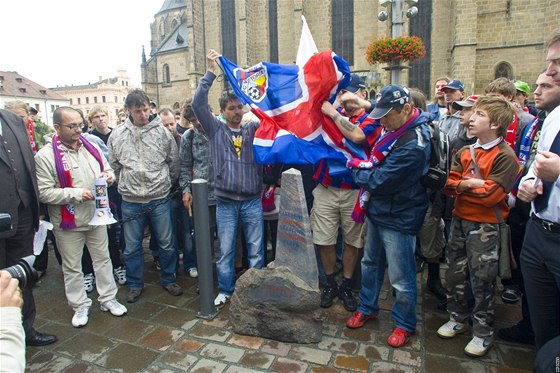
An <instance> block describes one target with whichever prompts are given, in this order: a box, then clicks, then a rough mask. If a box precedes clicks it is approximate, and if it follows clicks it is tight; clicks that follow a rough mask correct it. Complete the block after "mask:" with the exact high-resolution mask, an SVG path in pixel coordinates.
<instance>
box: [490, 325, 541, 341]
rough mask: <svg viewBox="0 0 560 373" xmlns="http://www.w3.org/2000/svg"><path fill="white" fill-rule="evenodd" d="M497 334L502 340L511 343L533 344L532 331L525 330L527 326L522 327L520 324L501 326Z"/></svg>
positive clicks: (533, 336)
mask: <svg viewBox="0 0 560 373" xmlns="http://www.w3.org/2000/svg"><path fill="white" fill-rule="evenodd" d="M498 335H499V336H500V338H502V339H503V340H504V341H508V342H513V343H522V344H527V345H534V344H535V334H533V332H532V331H529V330H527V327H523V326H521V325H520V324H517V325H514V326H511V327H509V328H503V329H500V330H498Z"/></svg>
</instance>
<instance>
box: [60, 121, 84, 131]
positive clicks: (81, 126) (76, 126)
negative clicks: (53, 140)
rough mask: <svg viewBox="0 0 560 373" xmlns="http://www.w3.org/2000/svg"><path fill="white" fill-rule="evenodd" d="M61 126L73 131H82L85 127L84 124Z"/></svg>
mask: <svg viewBox="0 0 560 373" xmlns="http://www.w3.org/2000/svg"><path fill="white" fill-rule="evenodd" d="M59 126H62V127H66V128H68V129H69V130H71V131H76V130H80V131H81V130H82V128H83V127H84V124H83V123H80V124H75V123H73V124H59Z"/></svg>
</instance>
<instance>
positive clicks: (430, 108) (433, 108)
mask: <svg viewBox="0 0 560 373" xmlns="http://www.w3.org/2000/svg"><path fill="white" fill-rule="evenodd" d="M426 110H427V112H428V113H432V114H433V116H434V122H438V121H439V120H440V115H439V105H438V103H437V102H436V103H433V102H432V103H429V104H428V105H426Z"/></svg>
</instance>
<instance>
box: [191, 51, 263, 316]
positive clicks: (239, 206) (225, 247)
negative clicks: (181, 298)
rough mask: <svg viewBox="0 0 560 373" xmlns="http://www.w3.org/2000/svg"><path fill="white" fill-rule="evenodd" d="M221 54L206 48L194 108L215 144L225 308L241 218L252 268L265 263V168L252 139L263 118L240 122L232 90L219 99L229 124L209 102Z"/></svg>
mask: <svg viewBox="0 0 560 373" xmlns="http://www.w3.org/2000/svg"><path fill="white" fill-rule="evenodd" d="M218 57H220V54H219V53H218V52H216V51H214V50H209V51H208V53H207V55H206V62H207V64H208V71H207V72H206V74H205V75H204V77H203V78H202V79H201V81H200V83H199V85H198V88H197V89H196V92H195V94H194V97H193V100H192V107H193V110H194V113H195V115H196V117H197V118H198V121H199V122H200V125H201V126H202V128H203V129H204V132H205V133H206V135H207V136H208V140H209V142H210V144H211V145H210V150H211V156H212V163H213V165H214V182H215V183H214V195H215V197H216V225H217V228H218V240H219V254H218V262H217V263H216V268H217V272H218V289H219V294H218V296H217V297H216V299H215V300H214V305H215V306H216V307H218V308H221V307H223V306H224V305H225V304H226V303H227V302H228V301H229V298H230V297H231V295H232V294H233V291H234V289H235V284H234V280H235V268H234V257H235V241H236V235H237V224H238V221H239V219H241V221H242V223H243V233H244V235H245V239H246V241H247V251H248V260H249V267H251V268H262V266H263V262H264V250H263V228H264V226H263V213H262V205H261V198H260V197H261V192H262V167H261V166H259V165H257V164H256V162H255V159H254V156H253V139H254V137H255V131H256V130H257V128H258V127H259V122H249V123H245V124H243V125H241V119H242V118H243V103H242V102H241V101H240V100H239V99H238V98H237V96H236V95H235V94H234V93H232V92H224V93H223V94H222V96H221V97H220V100H219V103H220V113H221V114H222V116H223V118H224V120H225V123H224V122H222V121H221V120H219V119H218V118H216V117H215V116H214V115H213V114H212V112H211V111H210V108H209V106H208V91H209V89H210V87H211V86H212V83H213V82H214V79H216V75H215V74H214V70H215V69H216V65H217V62H216V60H217V59H218Z"/></svg>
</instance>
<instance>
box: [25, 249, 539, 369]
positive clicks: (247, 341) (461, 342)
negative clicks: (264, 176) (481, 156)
mask: <svg viewBox="0 0 560 373" xmlns="http://www.w3.org/2000/svg"><path fill="white" fill-rule="evenodd" d="M50 259H51V260H50V263H49V268H48V271H47V275H46V276H45V277H43V278H42V279H41V280H40V282H39V283H38V286H37V288H36V289H35V291H34V293H35V299H36V303H37V320H36V323H35V326H36V328H37V329H38V330H39V331H41V332H47V333H53V334H56V335H57V336H58V339H59V341H58V342H57V343H55V344H52V345H49V346H45V347H40V348H35V347H29V348H27V371H28V372H53V373H54V372H56V373H59V372H68V373H70V372H73V373H77V372H88V373H89V372H185V371H188V372H212V373H213V372H226V373H235V372H263V371H265V372H282V373H288V372H292V373H299V372H314V373H327V372H476V373H481V372H487V373H491V372H492V373H499V372H528V371H531V370H532V367H533V360H534V357H535V352H534V349H533V348H532V347H530V346H525V345H516V344H511V343H507V342H504V341H501V340H499V339H497V340H496V341H495V344H494V347H493V348H492V349H491V350H490V352H489V353H488V355H487V356H485V357H484V358H481V359H473V358H469V357H467V356H466V355H465V354H464V353H463V348H464V347H465V345H466V344H467V343H468V339H469V337H468V335H461V336H458V337H457V338H455V339H452V340H443V339H440V338H438V337H437V336H436V333H435V331H436V330H437V328H438V327H439V326H440V325H441V324H443V323H444V322H445V321H446V320H447V314H446V313H445V312H441V311H438V310H437V309H436V300H435V298H434V297H433V296H432V295H431V294H428V293H424V286H423V284H424V283H425V281H424V277H425V276H426V275H427V273H426V272H424V273H422V274H419V276H418V284H419V299H418V305H417V312H418V318H419V323H418V329H417V332H416V334H415V335H413V336H412V338H411V341H410V343H409V344H408V345H406V347H404V348H400V349H393V348H391V347H389V346H388V345H387V342H386V341H387V337H388V336H389V333H390V332H391V330H392V322H391V321H390V307H391V302H392V295H391V294H390V291H389V286H388V284H387V282H386V284H385V288H384V291H383V293H382V298H383V299H382V300H381V302H380V303H381V308H382V311H381V313H380V316H379V319H378V320H372V321H369V322H368V323H367V324H366V325H365V326H364V327H363V328H361V329H357V330H350V329H348V328H346V327H345V326H344V323H345V321H346V319H347V318H348V317H349V316H350V313H348V312H347V311H345V310H344V308H343V307H342V305H341V303H340V301H336V302H335V304H334V305H333V306H332V307H331V308H329V309H327V310H325V315H326V321H325V324H324V330H323V340H322V341H321V342H320V343H316V344H309V345H302V344H291V343H282V342H277V341H273V340H268V339H264V338H258V337H248V336H242V335H238V334H235V333H234V332H233V330H232V326H231V325H230V324H229V320H228V312H229V310H228V307H227V306H226V307H225V308H224V309H223V310H222V311H220V313H219V314H218V315H217V317H216V318H215V319H214V320H212V321H205V320H202V319H199V318H197V317H196V314H197V312H198V310H199V303H198V296H197V294H196V287H197V283H196V280H194V279H191V278H189V277H188V276H187V275H185V273H184V272H181V274H180V275H179V276H178V281H177V282H178V283H179V284H180V285H181V286H182V287H183V289H184V290H185V293H184V294H183V295H182V296H180V297H173V296H171V295H169V294H168V293H167V292H165V290H163V289H162V287H161V286H160V285H159V282H158V281H159V275H158V273H157V272H156V270H155V268H154V265H153V263H151V257H150V255H149V251H146V272H145V278H146V288H145V291H144V292H143V293H142V297H141V298H140V300H139V301H138V302H137V303H134V304H126V303H125V295H126V292H127V288H126V286H123V287H120V289H119V294H118V296H117V297H118V299H119V300H121V301H122V302H123V304H126V306H127V307H128V314H127V315H126V316H124V317H120V318H118V317H114V316H111V315H110V314H109V313H107V312H101V311H100V309H99V303H98V302H97V300H96V299H95V297H96V295H97V293H96V291H95V290H94V292H93V293H91V294H90V297H91V298H92V299H93V306H92V308H91V312H90V318H89V323H88V324H87V325H86V326H85V327H83V328H80V329H76V328H73V327H72V326H71V324H70V320H71V318H72V315H73V311H72V310H71V309H70V307H69V306H68V305H67V303H66V299H65V296H64V284H63V280H62V273H61V269H60V266H59V265H58V263H56V259H55V258H54V255H51V258H50ZM498 298H499V297H498ZM497 303H498V304H497V306H496V328H500V327H504V326H510V325H512V324H514V323H515V322H517V320H518V319H519V318H520V314H521V313H520V306H519V305H514V306H511V305H505V304H501V303H500V301H499V300H497ZM466 334H467V333H466Z"/></svg>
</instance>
